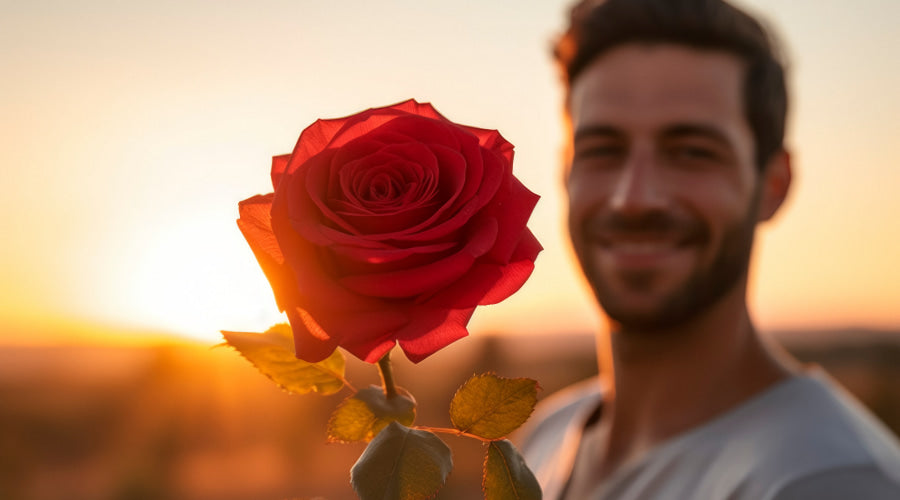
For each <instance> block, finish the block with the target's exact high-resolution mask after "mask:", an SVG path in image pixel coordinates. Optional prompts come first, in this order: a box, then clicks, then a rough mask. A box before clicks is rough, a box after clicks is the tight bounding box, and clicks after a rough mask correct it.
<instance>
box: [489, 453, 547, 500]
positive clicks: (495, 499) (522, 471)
mask: <svg viewBox="0 0 900 500" xmlns="http://www.w3.org/2000/svg"><path fill="white" fill-rule="evenodd" d="M481 487H482V489H483V490H484V500H540V499H541V485H539V484H538V482H537V479H535V477H534V474H532V473H531V470H530V469H529V468H528V466H527V465H525V460H524V459H523V458H522V455H520V454H519V451H518V450H516V447H515V446H513V444H512V443H510V442H509V441H507V440H505V439H502V440H499V441H491V442H490V444H489V445H488V449H487V453H486V454H485V457H484V477H483V479H482V482H481Z"/></svg>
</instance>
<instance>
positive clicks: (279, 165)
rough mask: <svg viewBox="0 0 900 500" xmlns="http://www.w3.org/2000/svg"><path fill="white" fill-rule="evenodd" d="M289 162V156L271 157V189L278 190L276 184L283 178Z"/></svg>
mask: <svg viewBox="0 0 900 500" xmlns="http://www.w3.org/2000/svg"><path fill="white" fill-rule="evenodd" d="M290 160H291V155H289V154H287V155H279V156H273V157H272V187H273V188H275V189H278V184H279V183H281V178H282V177H283V176H284V172H285V171H286V170H287V167H288V162H289V161H290Z"/></svg>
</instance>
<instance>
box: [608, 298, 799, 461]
mask: <svg viewBox="0 0 900 500" xmlns="http://www.w3.org/2000/svg"><path fill="white" fill-rule="evenodd" d="M744 285H745V283H740V284H739V285H738V286H736V287H735V288H734V289H733V290H732V291H731V292H729V293H728V294H726V295H724V296H723V297H722V298H721V300H719V301H718V302H717V303H715V304H714V305H713V306H712V307H710V308H709V309H708V310H707V311H704V312H703V313H702V314H701V315H699V316H697V317H696V318H694V319H692V320H691V321H689V322H686V323H684V324H680V325H677V326H673V327H672V328H669V329H666V330H663V331H654V332H640V331H629V330H628V329H627V328H622V327H620V326H619V325H615V324H612V325H611V329H610V333H609V334H608V335H605V336H601V338H599V339H598V349H599V351H600V359H601V360H602V361H605V362H607V363H609V364H607V365H606V366H607V367H608V366H612V370H611V372H612V373H609V372H608V371H607V372H605V375H606V383H607V384H608V386H609V387H610V388H611V394H610V397H609V398H608V400H606V401H608V403H607V402H606V401H605V403H604V411H603V414H602V417H601V421H600V422H599V424H598V425H597V426H596V429H597V432H600V433H602V434H603V435H605V436H606V438H605V439H603V441H604V442H605V443H606V444H605V448H606V450H605V453H604V454H605V456H606V458H607V459H606V460H605V461H606V462H607V464H608V466H609V467H610V468H613V467H615V466H616V465H618V464H619V463H621V462H622V461H626V460H628V459H629V458H632V457H634V456H638V455H640V454H641V453H643V452H644V451H646V450H647V449H649V448H650V447H652V446H653V445H655V444H658V443H659V442H661V441H663V440H665V439H666V438H669V437H672V436H674V435H676V434H678V433H681V432H684V431H686V430H688V429H690V428H692V427H695V426H697V425H700V424H703V423H705V422H707V421H709V420H710V419H712V418H714V417H715V416H717V415H719V414H721V413H723V412H725V411H727V410H728V409H730V408H733V407H734V406H736V405H738V404H740V403H741V402H743V401H746V400H747V399H748V398H750V397H752V396H753V395H755V394H757V393H759V392H760V391H762V390H764V389H766V388H768V387H770V386H771V385H772V384H774V383H776V382H777V381H779V380H781V379H782V378H784V377H785V376H787V375H788V374H789V373H790V371H791V370H790V369H789V368H788V367H787V365H786V364H785V363H784V362H782V361H780V360H779V359H778V358H777V356H776V354H774V352H773V351H772V350H771V349H770V348H768V347H767V346H766V345H765V344H764V343H763V341H762V340H761V339H760V337H759V336H758V335H757V333H756V330H755V328H754V327H753V324H752V321H751V320H750V316H749V314H748V311H747V306H746V301H745V293H744V290H745V286H744Z"/></svg>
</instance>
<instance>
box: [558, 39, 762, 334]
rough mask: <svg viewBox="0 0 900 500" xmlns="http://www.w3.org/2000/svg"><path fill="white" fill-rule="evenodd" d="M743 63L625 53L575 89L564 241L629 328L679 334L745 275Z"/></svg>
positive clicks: (747, 138)
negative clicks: (567, 235) (680, 328)
mask: <svg viewBox="0 0 900 500" xmlns="http://www.w3.org/2000/svg"><path fill="white" fill-rule="evenodd" d="M743 73H744V70H743V66H742V63H741V61H740V60H739V59H738V58H737V57H735V56H732V55H729V54H726V53H720V52H712V51H698V50H693V49H690V48H686V47H681V46H677V45H668V44H656V45H638V44H628V45H623V46H621V47H618V48H614V49H612V50H610V51H608V52H606V53H604V54H603V55H601V56H600V57H599V58H598V59H597V60H595V61H593V62H592V64H591V65H589V66H588V67H587V68H586V69H585V70H584V71H583V72H582V73H581V74H580V75H579V76H578V78H577V79H576V80H575V81H574V82H573V85H572V88H571V95H570V97H571V101H570V106H571V108H570V113H571V118H572V126H573V143H572V150H573V157H572V163H571V169H570V171H569V173H568V181H567V188H568V194H569V231H570V235H571V238H572V243H573V246H574V249H575V253H576V254H577V256H578V258H579V261H580V262H581V266H582V268H583V270H584V273H585V275H586V277H587V279H588V281H589V282H590V284H591V286H592V287H593V289H594V293H595V295H596V296H597V299H598V300H599V302H600V304H601V305H602V306H603V308H604V309H605V310H606V313H607V314H608V315H609V316H610V318H612V319H613V320H614V321H616V322H618V323H620V324H621V326H623V327H624V328H626V329H633V330H657V329H661V328H666V327H669V326H675V325H678V324H680V323H682V322H684V321H686V320H688V319H690V318H692V317H694V316H695V315H696V314H697V313H699V312H701V311H703V310H705V309H706V308H707V307H708V306H709V305H710V304H712V303H714V302H715V301H716V299H717V298H719V297H720V296H721V295H722V294H723V293H725V292H727V291H729V290H731V289H733V288H734V287H735V286H737V285H738V284H739V283H742V282H743V278H744V277H745V276H746V272H747V264H748V260H749V257H750V249H751V246H752V241H753V231H754V228H755V225H756V222H757V217H758V214H757V208H758V201H759V189H757V185H758V181H757V178H758V174H757V172H756V167H755V166H754V162H753V160H754V141H753V135H752V132H751V130H750V127H749V125H748V123H747V121H746V118H745V116H744V110H743V105H742V102H743V99H742V85H743V82H742V79H743Z"/></svg>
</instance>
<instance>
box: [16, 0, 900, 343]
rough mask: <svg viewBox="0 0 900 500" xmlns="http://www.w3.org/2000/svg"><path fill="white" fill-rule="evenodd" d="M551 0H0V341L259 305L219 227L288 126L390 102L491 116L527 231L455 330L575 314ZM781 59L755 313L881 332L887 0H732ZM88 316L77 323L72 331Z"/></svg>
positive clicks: (184, 331) (898, 294)
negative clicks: (783, 146) (774, 192)
mask: <svg viewBox="0 0 900 500" xmlns="http://www.w3.org/2000/svg"><path fill="white" fill-rule="evenodd" d="M569 3H570V2H568V1H560V0H540V1H538V0H534V1H515V2H514V1H511V0H479V1H477V2H475V1H473V2H464V1H421V0H383V1H368V0H356V1H345V0H334V1H327V2H326V1H314V0H282V1H274V0H271V1H270V0H261V1H257V2H252V3H251V2H244V3H235V2H212V1H205V2H204V1H196V0H178V1H174V0H156V1H153V2H120V1H113V0H106V1H101V0H88V1H75V2H73V1H63V0H56V1H50V0H33V1H29V2H10V1H5V2H0V68H2V72H3V77H2V78H0V161H2V174H0V175H2V176H0V209H2V213H3V214H4V215H3V217H2V218H0V234H2V235H3V243H2V244H0V342H14V343H21V342H30V341H60V340H67V339H68V338H74V337H75V336H82V335H85V333H84V332H86V331H91V330H97V331H100V330H101V329H105V330H104V331H122V332H126V331H128V332H130V331H161V332H170V333H173V334H176V335H181V336H185V337H191V338H195V339H200V340H202V341H208V342H209V343H214V342H217V341H218V338H219V336H218V331H219V330H221V329H230V330H242V329H243V330H263V329H265V328H266V327H267V326H269V325H270V324H272V323H275V322H278V321H281V320H282V316H281V315H280V314H279V313H278V312H277V309H276V307H275V303H274V300H273V299H272V294H271V291H270V289H269V287H268V283H267V282H266V280H265V278H264V277H263V275H262V273H261V272H260V270H259V268H258V266H257V264H256V261H255V259H254V258H253V256H252V254H251V252H250V250H249V248H248V247H247V245H246V243H245V242H244V241H243V238H242V237H241V235H240V233H239V231H238V229H237V227H236V225H235V222H234V220H235V218H236V217H237V202H238V201H239V200H241V199H244V198H247V197H249V196H251V195H254V194H257V193H266V192H269V191H271V185H270V181H269V172H268V171H269V165H270V161H271V157H272V156H273V155H277V154H283V153H287V152H290V151H291V149H292V148H293V146H294V143H295V141H296V139H297V136H298V135H299V133H300V131H301V130H302V129H303V128H304V127H305V126H307V125H308V124H310V123H311V122H313V121H314V120H315V119H317V118H320V117H338V116H343V115H347V114H351V113H354V112H357V111H360V110H362V109H365V108H369V107H373V106H382V105H387V104H391V103H394V102H397V101H401V100H405V99H407V98H411V97H413V98H416V99H418V100H420V101H429V102H432V103H433V104H434V105H435V107H437V109H438V110H440V111H441V112H442V113H443V114H444V115H446V116H447V117H448V118H450V119H452V120H454V121H458V122H461V123H465V124H469V125H474V126H478V127H483V128H495V129H498V130H500V132H501V133H502V134H503V135H504V136H505V137H506V138H507V139H508V140H509V141H510V142H512V143H513V144H515V145H516V163H515V171H516V172H517V175H518V176H519V178H520V179H522V181H523V182H524V183H525V184H526V185H527V186H529V187H530V188H531V189H532V190H533V191H535V192H537V193H538V194H540V195H541V196H542V197H543V198H542V200H541V202H540V204H539V205H538V208H537V209H536V211H535V214H534V216H533V222H532V224H531V226H532V228H533V229H534V231H535V233H536V234H537V235H538V238H539V239H540V240H541V241H542V242H543V244H544V246H545V248H546V250H545V251H544V253H543V254H542V255H541V256H540V258H539V260H538V263H537V269H536V271H535V273H534V275H533V277H532V279H531V281H530V282H529V283H528V284H527V285H526V286H525V288H523V290H522V291H521V292H520V293H519V294H518V295H517V296H515V297H514V298H512V299H510V300H509V301H507V302H505V303H503V304H501V305H498V306H492V307H490V308H486V309H483V310H479V312H477V313H476V315H475V318H474V320H473V322H472V324H471V326H472V328H471V329H472V330H473V331H474V332H478V331H487V330H504V331H510V332H524V333H539V332H545V333H546V332H552V331H557V330H564V331H588V330H592V329H594V328H595V327H596V326H595V325H596V324H597V315H596V313H595V312H594V308H593V306H592V303H591V301H590V300H589V299H588V298H587V295H586V293H585V292H584V288H583V286H582V284H581V282H580V279H579V278H578V274H577V272H576V270H575V268H574V266H573V265H572V264H571V262H570V250H569V247H568V245H567V242H566V239H565V233H564V225H563V224H562V221H563V217H564V215H563V206H564V198H563V196H562V189H561V188H562V186H561V181H560V179H561V176H560V169H561V162H560V160H561V153H560V150H561V145H562V142H563V138H562V129H561V121H560V116H561V92H560V88H559V85H558V82H557V77H556V73H555V70H554V68H553V66H552V64H551V61H550V58H549V55H548V54H549V50H548V48H549V45H550V42H551V40H552V39H553V37H554V35H555V34H556V33H558V32H559V31H560V30H561V29H562V26H563V21H564V18H565V15H566V12H567V6H568V5H569ZM740 4H741V5H743V6H746V7H747V8H748V9H750V10H752V11H753V12H756V13H761V14H763V15H764V16H765V17H766V18H767V19H769V20H770V22H771V24H772V25H773V26H774V27H775V28H776V29H777V30H778V31H779V33H780V34H781V37H782V38H783V41H784V42H785V46H786V48H787V52H788V56H789V59H790V61H791V68H792V80H791V92H792V97H793V110H792V114H791V117H790V123H789V135H788V143H789V145H790V147H791V149H792V150H793V158H794V165H795V184H794V190H793V192H792V194H791V196H790V198H789V201H788V203H787V206H786V207H785V209H784V210H783V211H782V213H781V214H780V215H779V217H777V218H776V220H775V221H774V222H773V223H771V224H770V225H769V226H767V227H765V228H764V229H763V230H762V232H761V237H760V246H759V247H758V248H759V250H758V251H757V254H756V259H755V266H754V269H755V272H754V278H753V285H752V303H753V311H754V314H755V316H756V318H757V319H758V323H759V324H760V326H761V327H762V328H763V329H769V330H772V329H795V328H827V327H841V326H864V327H874V328H900V266H898V264H897V259H898V257H900V223H898V219H897V216H898V215H900V197H898V196H897V190H898V188H900V139H898V138H900V118H898V117H900V90H898V89H900V58H898V57H897V55H896V53H897V51H898V50H900V35H898V31H897V30H896V29H895V26H894V24H896V20H897V19H900V2H898V1H896V0H859V1H856V2H847V1H845V0H791V1H790V2H786V1H784V0H744V1H741V2H740ZM94 325H96V326H94Z"/></svg>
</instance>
